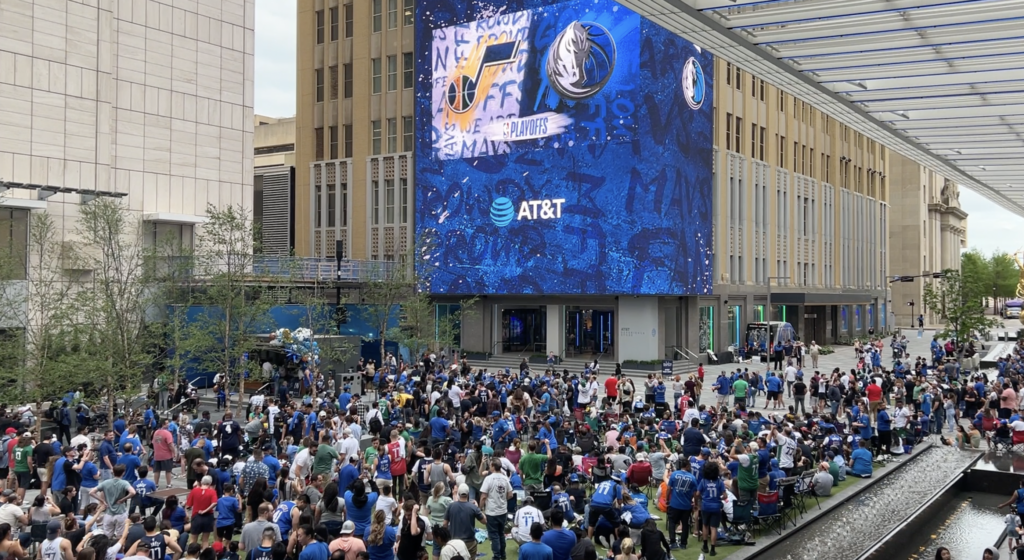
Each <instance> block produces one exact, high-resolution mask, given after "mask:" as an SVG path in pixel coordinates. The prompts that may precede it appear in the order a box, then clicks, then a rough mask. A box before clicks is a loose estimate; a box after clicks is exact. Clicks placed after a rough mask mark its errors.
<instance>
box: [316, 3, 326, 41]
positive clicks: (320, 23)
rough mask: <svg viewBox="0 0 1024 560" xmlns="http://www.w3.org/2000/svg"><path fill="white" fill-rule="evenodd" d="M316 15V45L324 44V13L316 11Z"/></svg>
mask: <svg viewBox="0 0 1024 560" xmlns="http://www.w3.org/2000/svg"><path fill="white" fill-rule="evenodd" d="M314 13H315V14H316V44H318V45H322V44H324V11H323V10H317V11H316V12H314Z"/></svg>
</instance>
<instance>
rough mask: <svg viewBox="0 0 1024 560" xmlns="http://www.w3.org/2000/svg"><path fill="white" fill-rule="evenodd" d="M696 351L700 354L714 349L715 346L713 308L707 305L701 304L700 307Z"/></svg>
mask: <svg viewBox="0 0 1024 560" xmlns="http://www.w3.org/2000/svg"><path fill="white" fill-rule="evenodd" d="M698 336H699V337H700V338H699V342H698V350H697V351H698V352H700V353H701V354H703V353H705V352H707V351H709V350H714V348H715V308H714V307H712V306H710V305H708V306H701V308H700V324H699V327H698Z"/></svg>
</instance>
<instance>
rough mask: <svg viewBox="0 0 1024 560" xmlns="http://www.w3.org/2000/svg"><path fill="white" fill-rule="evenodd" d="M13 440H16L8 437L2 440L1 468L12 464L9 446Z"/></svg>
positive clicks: (0, 447)
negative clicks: (8, 452) (8, 450)
mask: <svg viewBox="0 0 1024 560" xmlns="http://www.w3.org/2000/svg"><path fill="white" fill-rule="evenodd" d="M12 439H14V438H12V437H10V436H8V437H5V438H4V439H2V440H0V466H2V467H6V466H7V465H8V464H9V463H10V460H11V458H10V457H9V456H8V454H7V444H8V443H10V441H11V440H12Z"/></svg>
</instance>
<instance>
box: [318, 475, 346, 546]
mask: <svg viewBox="0 0 1024 560" xmlns="http://www.w3.org/2000/svg"><path fill="white" fill-rule="evenodd" d="M343 510H344V507H343V504H342V502H341V500H340V499H338V483H337V482H331V483H329V484H328V485H327V487H326V488H324V494H323V496H322V497H321V498H320V503H318V504H317V505H316V514H315V517H314V518H313V521H314V525H319V526H322V527H323V528H324V529H327V534H328V535H330V536H331V538H335V537H337V536H338V535H339V534H341V525H342V524H343V523H344V522H345V519H344V516H342V514H341V512H342V511H343Z"/></svg>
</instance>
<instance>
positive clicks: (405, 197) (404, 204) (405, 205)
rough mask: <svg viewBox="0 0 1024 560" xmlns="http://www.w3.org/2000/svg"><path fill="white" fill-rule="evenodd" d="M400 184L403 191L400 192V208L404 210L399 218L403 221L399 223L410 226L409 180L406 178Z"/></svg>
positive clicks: (400, 180) (399, 181)
mask: <svg viewBox="0 0 1024 560" xmlns="http://www.w3.org/2000/svg"><path fill="white" fill-rule="evenodd" d="M398 184H399V186H401V189H400V190H399V193H398V196H399V205H400V207H401V209H402V212H401V215H400V216H399V219H400V220H401V222H399V223H402V224H408V223H409V180H408V179H406V178H405V177H403V178H401V179H399V180H398Z"/></svg>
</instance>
